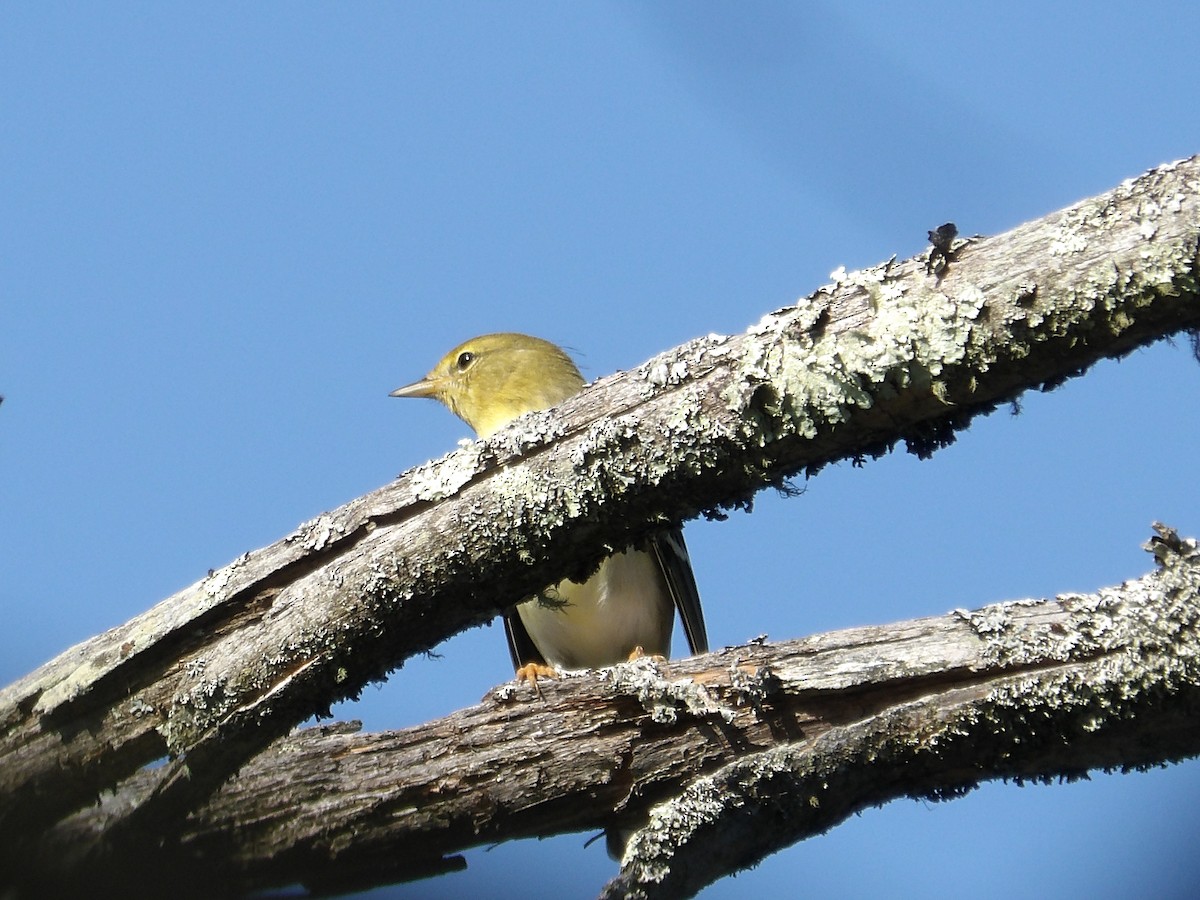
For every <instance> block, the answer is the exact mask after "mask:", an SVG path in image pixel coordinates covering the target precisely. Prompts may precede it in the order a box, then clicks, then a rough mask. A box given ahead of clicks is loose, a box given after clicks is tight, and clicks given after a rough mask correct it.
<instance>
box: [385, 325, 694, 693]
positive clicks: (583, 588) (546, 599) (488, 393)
mask: <svg viewBox="0 0 1200 900" xmlns="http://www.w3.org/2000/svg"><path fill="white" fill-rule="evenodd" d="M583 384H584V381H583V376H582V375H580V374H579V369H577V368H576V367H575V363H573V362H572V361H571V358H570V357H569V356H567V354H566V353H564V352H563V351H562V350H561V349H560V348H558V347H556V346H555V345H554V344H551V343H550V342H549V341H544V340H542V339H541V338H535V337H529V336H528V335H524V334H511V333H505V334H485V335H483V336H481V337H477V338H472V339H471V340H469V341H467V342H465V343H463V344H459V345H458V346H457V347H455V348H454V349H453V350H451V351H450V352H449V353H447V354H446V355H445V356H443V357H442V359H441V361H440V362H439V363H438V364H437V365H436V366H434V367H433V369H432V370H431V371H430V372H429V374H428V375H426V376H425V377H424V378H422V379H421V380H420V381H416V382H414V383H412V384H409V385H406V386H405V387H402V388H397V389H396V390H394V391H392V392H391V394H390V396H392V397H429V398H432V399H434V400H440V401H441V402H442V403H444V404H445V405H446V406H448V407H449V408H450V410H451V411H452V412H453V413H455V414H456V415H457V416H459V418H461V419H462V420H463V421H465V422H466V423H467V424H468V425H470V426H471V427H472V428H473V429H474V430H475V432H476V433H477V434H478V435H479V436H480V437H487V436H488V435H490V434H492V433H493V432H494V431H496V430H497V429H498V428H500V427H501V426H502V425H504V424H506V423H507V422H510V421H511V420H513V419H515V418H516V417H517V416H519V415H521V414H522V413H527V412H532V411H534V410H539V409H547V408H548V407H551V406H555V405H557V404H559V403H561V402H562V401H564V400H566V399H567V398H568V397H570V396H572V395H573V394H576V393H578V391H579V389H580V388H582V387H583ZM672 606H674V607H675V608H676V609H678V610H679V616H680V619H681V620H682V621H683V629H684V634H685V635H686V636H687V641H688V644H689V646H690V647H691V650H692V653H704V652H706V651H707V650H708V635H707V634H706V632H705V628H704V615H703V613H702V612H701V609H700V595H699V593H698V591H697V590H696V579H695V577H694V576H693V575H692V565H691V562H690V561H689V560H688V555H687V549H686V547H685V546H684V543H683V533H682V531H681V530H680V529H679V528H671V529H667V530H665V531H662V532H659V533H657V534H655V535H653V536H652V537H650V538H648V539H646V540H644V541H642V542H641V543H640V544H637V545H635V546H631V547H627V548H626V549H625V550H623V551H621V552H619V553H616V554H614V555H613V556H610V557H609V558H608V559H606V560H605V561H604V562H603V563H601V564H600V568H599V569H598V570H597V571H596V573H595V574H594V575H592V577H591V578H589V579H588V580H587V581H586V582H584V583H583V584H580V583H578V582H575V581H571V580H570V579H564V580H563V581H560V582H559V583H558V584H556V585H552V586H550V587H548V588H546V589H544V590H542V591H540V592H539V593H538V594H536V595H535V596H533V597H530V598H527V599H525V600H523V601H521V602H520V603H518V604H517V605H516V607H515V609H510V610H508V611H507V612H506V613H505V615H504V622H505V630H506V632H507V634H508V649H509V652H510V654H511V655H512V662H513V667H514V668H515V669H516V670H517V677H518V678H519V679H522V680H527V681H529V682H531V683H533V684H535V685H536V682H537V678H538V676H541V675H553V674H554V669H553V668H550V667H555V668H558V669H581V668H595V667H598V666H608V665H612V664H613V663H617V662H621V661H623V660H626V659H630V658H632V657H636V656H640V655H642V654H650V655H654V656H669V655H670V652H671V627H672V623H673V621H674V615H673V612H672Z"/></svg>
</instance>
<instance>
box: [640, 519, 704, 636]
mask: <svg viewBox="0 0 1200 900" xmlns="http://www.w3.org/2000/svg"><path fill="white" fill-rule="evenodd" d="M650 547H651V548H652V549H653V550H654V555H655V556H656V557H658V565H659V567H660V568H661V569H662V573H663V577H664V578H665V579H666V582H667V590H668V591H670V592H671V599H672V600H674V601H675V608H676V609H677V610H679V618H680V621H682V622H683V633H684V634H685V635H686V636H687V642H688V646H689V647H691V649H692V654H693V655H694V654H697V653H707V652H708V632H707V631H706V630H705V628H704V611H703V610H701V609H700V592H699V591H698V590H697V589H696V576H694V575H693V574H692V561H691V560H690V559H688V552H687V545H686V544H684V542H683V530H682V529H680V528H672V529H670V530H668V531H661V532H659V533H658V534H656V535H654V537H652V538H651V539H650Z"/></svg>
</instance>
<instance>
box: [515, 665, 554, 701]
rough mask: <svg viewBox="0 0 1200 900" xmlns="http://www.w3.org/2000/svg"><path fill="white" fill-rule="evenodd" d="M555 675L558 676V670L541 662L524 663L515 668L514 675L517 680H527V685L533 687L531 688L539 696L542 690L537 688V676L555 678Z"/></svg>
mask: <svg viewBox="0 0 1200 900" xmlns="http://www.w3.org/2000/svg"><path fill="white" fill-rule="evenodd" d="M557 677H558V672H556V671H555V670H554V669H553V668H551V667H550V666H547V665H543V664H542V663H535V662H531V663H525V665H523V666H521V668H519V669H517V676H516V678H517V681H528V682H529V686H530V687H532V688H533V690H534V691H535V692H536V693H537V695H538V696H539V697H540V696H542V692H541V690H539V688H538V683H537V680H538V679H539V678H557Z"/></svg>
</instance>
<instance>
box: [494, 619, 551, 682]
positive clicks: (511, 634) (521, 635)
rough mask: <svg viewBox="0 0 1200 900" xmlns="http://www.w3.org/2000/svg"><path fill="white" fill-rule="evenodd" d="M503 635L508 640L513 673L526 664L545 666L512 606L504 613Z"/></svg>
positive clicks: (543, 659)
mask: <svg viewBox="0 0 1200 900" xmlns="http://www.w3.org/2000/svg"><path fill="white" fill-rule="evenodd" d="M504 634H505V636H506V637H507V638H508V655H509V656H511V657H512V664H513V671H516V670H518V669H520V668H521V666H523V665H525V664H526V663H541V664H542V665H545V664H546V660H545V658H544V657H543V656H542V654H541V652H540V651H539V650H538V648H537V647H536V646H535V645H534V643H533V638H531V637H530V636H529V632H528V631H526V630H525V623H524V622H522V621H521V616H520V614H519V613H518V612H517V608H516V607H515V606H514V607H512V608H510V609H507V610H505V612H504Z"/></svg>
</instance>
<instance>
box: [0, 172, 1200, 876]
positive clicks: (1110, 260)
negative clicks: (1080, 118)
mask: <svg viewBox="0 0 1200 900" xmlns="http://www.w3.org/2000/svg"><path fill="white" fill-rule="evenodd" d="M1198 186H1200V160H1197V159H1195V158H1194V159H1191V160H1187V161H1184V162H1180V163H1176V164H1173V165H1170V166H1164V167H1160V168H1159V169H1156V170H1153V171H1151V172H1149V173H1147V174H1146V175H1144V176H1142V177H1141V178H1139V179H1137V180H1135V181H1130V182H1127V183H1125V184H1123V185H1121V186H1120V187H1118V188H1117V189H1115V190H1113V191H1111V192H1109V193H1107V194H1105V195H1102V196H1100V197H1098V198H1094V199H1092V200H1088V201H1085V202H1083V203H1081V204H1078V205H1076V206H1074V207H1071V208H1070V209H1067V210H1064V211H1062V212H1060V213H1056V214H1054V215H1051V216H1048V217H1046V218H1044V219H1041V220H1038V221H1036V222H1033V223H1030V224H1027V225H1024V226H1021V227H1020V228H1017V229H1014V230H1013V231H1011V232H1009V233H1007V234H1005V235H1001V236H999V237H996V238H988V239H977V240H974V241H971V242H968V243H966V244H965V245H960V246H959V247H958V248H957V249H956V258H955V260H954V261H953V262H951V263H950V264H949V267H948V269H943V270H942V271H941V272H940V273H939V274H938V275H937V276H936V277H935V276H934V275H931V274H928V273H926V271H925V268H924V265H923V264H922V260H920V259H914V260H909V261H906V262H903V263H894V262H889V263H886V264H884V265H883V266H879V267H876V268H875V269H871V270H867V271H864V272H856V273H848V274H844V275H842V276H841V277H840V278H839V279H838V281H837V283H836V284H834V285H829V286H827V287H824V288H822V289H820V290H819V291H817V292H815V293H814V294H812V295H810V296H809V297H807V298H805V299H804V300H802V301H801V302H800V303H799V304H797V305H796V306H795V307H789V308H787V309H784V310H779V311H778V312H776V313H773V314H771V315H769V316H767V317H765V318H764V319H763V320H762V321H761V322H760V323H759V324H758V325H756V326H755V327H754V328H752V329H750V330H749V331H748V332H746V333H744V334H741V335H736V336H732V337H719V336H715V335H714V336H709V337H707V338H703V339H699V340H696V341H693V342H691V343H689V344H686V345H684V346H683V347H680V348H677V349H676V350H675V351H672V352H671V353H667V354H663V355H661V356H659V357H657V358H655V359H653V360H651V361H650V362H648V363H646V364H645V365H643V366H641V367H639V368H638V369H636V370H634V371H632V372H628V373H622V374H618V375H615V376H612V377H609V378H604V379H601V380H600V381H599V382H597V383H596V384H595V385H593V386H591V387H590V388H588V389H586V390H585V391H584V392H583V393H582V394H581V395H579V396H578V397H577V398H574V399H573V400H571V401H569V402H568V403H566V404H564V405H563V406H562V407H560V408H559V409H557V410H555V411H553V412H547V413H540V414H533V415H531V416H527V417H524V418H523V419H522V420H520V421H519V422H518V423H515V424H514V425H513V426H512V427H510V428H508V429H506V430H504V431H503V432H501V433H499V434H497V435H495V436H494V437H493V438H491V439H489V440H488V441H482V442H476V443H474V444H472V445H470V446H468V447H465V448H463V449H461V450H459V451H457V452H455V453H452V454H450V455H448V456H447V457H444V458H443V459H441V460H438V461H437V462H435V463H431V464H428V465H425V466H421V467H419V468H417V469H414V470H411V471H410V472H408V473H406V474H405V475H403V476H401V477H400V478H399V479H397V480H396V481H395V482H393V483H392V484H391V485H388V486H387V487H385V488H382V489H380V490H378V491H376V492H374V493H372V494H369V495H367V496H366V497H363V498H360V499H359V500H356V501H353V502H352V503H349V504H347V505H346V506H344V507H341V508H340V509H338V510H335V511H333V512H331V513H329V514H326V515H323V516H321V517H319V518H318V519H316V520H314V521H312V522H310V523H307V524H306V525H304V526H302V527H301V528H300V529H298V530H297V531H296V532H294V533H293V534H291V535H289V536H287V537H286V538H284V539H283V540H281V541H279V542H278V543H276V544H274V545H272V546H270V547H267V548H265V549H263V550H259V551H255V552H253V553H248V554H246V555H245V556H243V557H241V558H240V559H238V560H236V561H235V562H234V563H232V564H231V565H229V566H227V567H225V568H223V569H220V570H218V571H216V572H213V573H211V574H210V575H209V577H207V578H205V579H202V580H201V581H199V582H197V583H196V584H194V585H192V586H191V587H189V588H187V589H185V590H184V591H181V592H180V593H179V594H176V595H175V596H173V597H171V598H168V599H167V600H165V601H163V602H162V603H160V604H159V605H158V606H156V607H154V608H153V609H151V610H150V611H148V612H147V613H145V614H143V615H141V616H138V617H137V618H135V619H133V620H131V621H130V622H129V623H127V624H126V625H123V626H120V627H118V628H115V629H113V630H111V631H109V632H107V633H105V634H103V635H100V636H97V637H95V638H93V639H91V640H90V641H87V642H84V643H83V644H80V645H79V646H77V647H75V648H72V649H71V650H69V651H67V652H66V653H64V654H62V655H61V656H59V657H58V658H57V659H55V660H53V661H51V662H50V663H47V664H46V665H45V666H43V667H42V668H40V669H39V670H37V671H36V672H34V673H32V674H31V675H29V676H27V677H26V678H24V679H22V680H20V681H19V682H17V683H15V684H13V685H11V686H9V687H8V688H5V689H4V690H3V691H2V692H0V848H2V849H0V869H4V868H5V867H6V865H7V864H8V863H9V862H10V861H19V860H20V859H22V858H24V857H25V855H26V854H27V853H29V852H30V848H31V847H32V846H34V845H36V844H37V842H38V841H39V840H40V837H41V835H42V832H43V831H44V829H46V828H48V827H51V826H52V825H53V824H54V823H56V822H58V821H59V820H61V819H62V818H63V817H64V816H67V815H70V814H72V813H73V812H75V811H76V810H78V809H80V808H81V807H83V806H85V805H87V804H89V803H90V802H92V800H93V798H94V797H95V796H96V795H97V793H98V792H99V791H102V790H105V789H109V788H112V787H114V786H116V785H118V784H119V783H121V782H122V781H123V780H125V779H127V778H129V777H130V776H132V775H133V774H134V773H135V772H137V771H138V770H139V769H140V768H141V767H143V766H145V765H146V764H148V763H150V762H152V761H153V760H155V759H157V758H160V757H162V756H164V755H168V754H169V755H171V756H172V757H173V761H172V762H170V763H169V764H167V765H166V766H164V767H162V768H161V769H158V770H156V773H157V774H156V775H155V776H154V778H155V781H154V785H153V787H152V788H150V789H149V792H148V794H147V795H146V796H145V797H144V798H143V799H142V800H141V801H140V802H139V803H137V804H135V805H133V806H132V807H129V808H127V809H125V810H123V811H121V812H120V813H119V814H117V815H115V816H114V817H113V819H112V820H111V821H110V824H109V828H108V830H107V832H106V839H107V841H108V842H109V843H110V844H111V845H113V846H119V845H121V844H122V842H127V843H128V844H129V846H133V847H136V846H142V845H144V843H145V842H146V841H147V840H150V839H153V840H154V841H155V842H156V843H157V842H160V841H161V839H162V838H163V837H164V836H169V835H172V834H177V833H178V832H179V830H180V828H181V826H182V822H183V821H184V818H185V816H186V815H187V814H188V813H190V812H193V811H195V810H196V809H198V808H200V807H201V806H203V804H204V803H205V801H206V800H207V799H208V798H209V797H210V796H211V795H212V793H213V792H214V791H215V790H216V789H217V788H218V787H219V786H220V785H221V784H223V783H224V782H225V781H226V780H227V779H228V778H229V777H230V775H231V774H232V773H234V772H235V771H237V770H238V769H239V768H240V767H241V766H243V765H244V764H245V763H246V762H247V761H248V760H250V759H251V758H253V757H254V756H255V755H256V754H257V753H259V752H260V751H261V750H262V749H263V748H264V747H266V746H267V745H268V744H270V743H271V742H272V741H273V740H275V739H276V738H278V737H280V736H282V735H284V734H286V732H287V731H288V730H289V729H290V728H291V727H292V726H293V725H295V724H296V723H297V722H299V721H302V720H303V719H304V718H307V717H308V716H309V715H310V714H311V713H312V712H313V711H314V710H320V709H322V708H325V707H326V706H327V705H328V704H329V703H331V702H333V701H335V700H337V699H341V698H343V697H347V696H353V695H354V694H356V692H357V691H358V690H359V689H361V688H362V686H364V685H365V684H367V683H368V682H370V681H371V680H373V679H378V678H381V677H383V676H384V675H385V674H386V673H387V672H388V671H389V670H390V669H391V668H392V667H394V666H395V665H397V664H399V663H400V662H401V661H402V660H403V659H405V658H407V657H408V656H410V655H412V654H413V653H417V652H421V651H424V650H427V649H429V648H430V647H432V646H434V645H435V644H436V643H437V642H439V641H440V640H442V639H443V638H445V637H446V636H448V635H450V634H452V633H454V632H456V631H459V630H461V629H463V628H466V627H468V626H470V625H472V624H475V623H478V622H480V621H483V620H486V619H487V618H489V617H491V616H493V615H495V613H496V612H497V610H499V609H501V608H503V607H504V606H506V605H508V604H510V603H511V602H512V601H513V599H514V598H517V597H521V596H523V595H525V594H527V593H529V592H531V591H533V590H535V589H536V588H538V587H540V586H541V585H544V584H546V583H549V582H553V581H555V580H556V579H558V578H560V577H562V576H563V575H564V574H569V575H581V574H583V573H584V572H586V571H587V570H588V568H589V567H590V566H592V565H594V564H595V563H596V561H597V556H598V555H599V554H600V553H602V552H603V550H604V548H605V547H606V546H609V547H611V546H621V545H623V544H625V543H626V542H628V541H629V540H630V539H632V538H635V537H636V536H638V535H640V534H642V533H645V532H646V531H648V530H650V529H652V528H654V527H656V526H659V525H661V523H663V522H666V521H678V520H681V519H684V518H687V517H690V516H694V515H696V514H699V513H710V514H719V510H720V509H721V508H724V507H729V506H736V505H741V504H748V503H749V501H750V498H751V497H752V496H753V493H754V492H755V491H757V490H759V489H761V488H762V487H763V486H767V485H773V484H774V485H778V484H779V483H781V481H782V479H784V478H786V477H787V476H789V475H792V474H795V473H797V472H801V471H806V470H807V471H812V470H815V469H816V468H818V467H820V466H821V465H823V464H825V463H827V462H829V461H832V460H835V459H839V458H846V457H850V458H860V457H862V456H863V455H867V454H879V453H882V452H885V451H886V450H887V449H888V448H890V447H891V446H892V444H893V443H894V442H895V441H896V440H897V439H900V438H903V439H905V440H906V441H907V442H908V444H909V448H910V450H912V451H913V452H916V453H919V454H922V455H924V454H927V453H929V452H931V451H932V450H933V449H936V448H937V447H938V446H941V445H943V444H945V443H947V442H949V441H950V440H951V439H952V435H953V432H954V430H955V429H956V428H959V427H962V426H963V425H964V424H965V423H966V422H967V421H968V420H969V419H970V418H971V417H972V416H973V415H976V414H978V413H980V412H985V411H987V410H990V409H991V408H993V407H994V406H995V405H996V404H997V403H1001V402H1004V401H1006V400H1008V399H1011V398H1012V397H1014V396H1016V395H1017V394H1018V393H1020V391H1022V390H1024V389H1026V388H1028V387H1030V386H1038V385H1045V384H1048V383H1051V384H1052V383H1056V382H1058V381H1060V380H1062V379H1063V378H1066V377H1069V376H1071V375H1074V374H1078V373H1079V372H1080V371H1082V370H1083V369H1084V368H1086V367H1087V366H1088V365H1090V364H1091V363H1093V362H1095V361H1096V360H1098V359H1101V358H1103V357H1108V356H1114V355H1120V354H1122V353H1125V352H1128V351H1129V350H1130V349H1132V348H1134V347H1136V346H1139V345H1141V344H1143V343H1146V342H1148V341H1151V340H1154V339H1155V338H1157V337H1161V336H1164V335H1167V334H1171V333H1174V332H1177V331H1179V330H1182V329H1189V328H1196V327H1197V326H1198V325H1200V302H1197V285H1196V263H1197V248H1198V246H1200V190H1197V187H1198Z"/></svg>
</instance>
